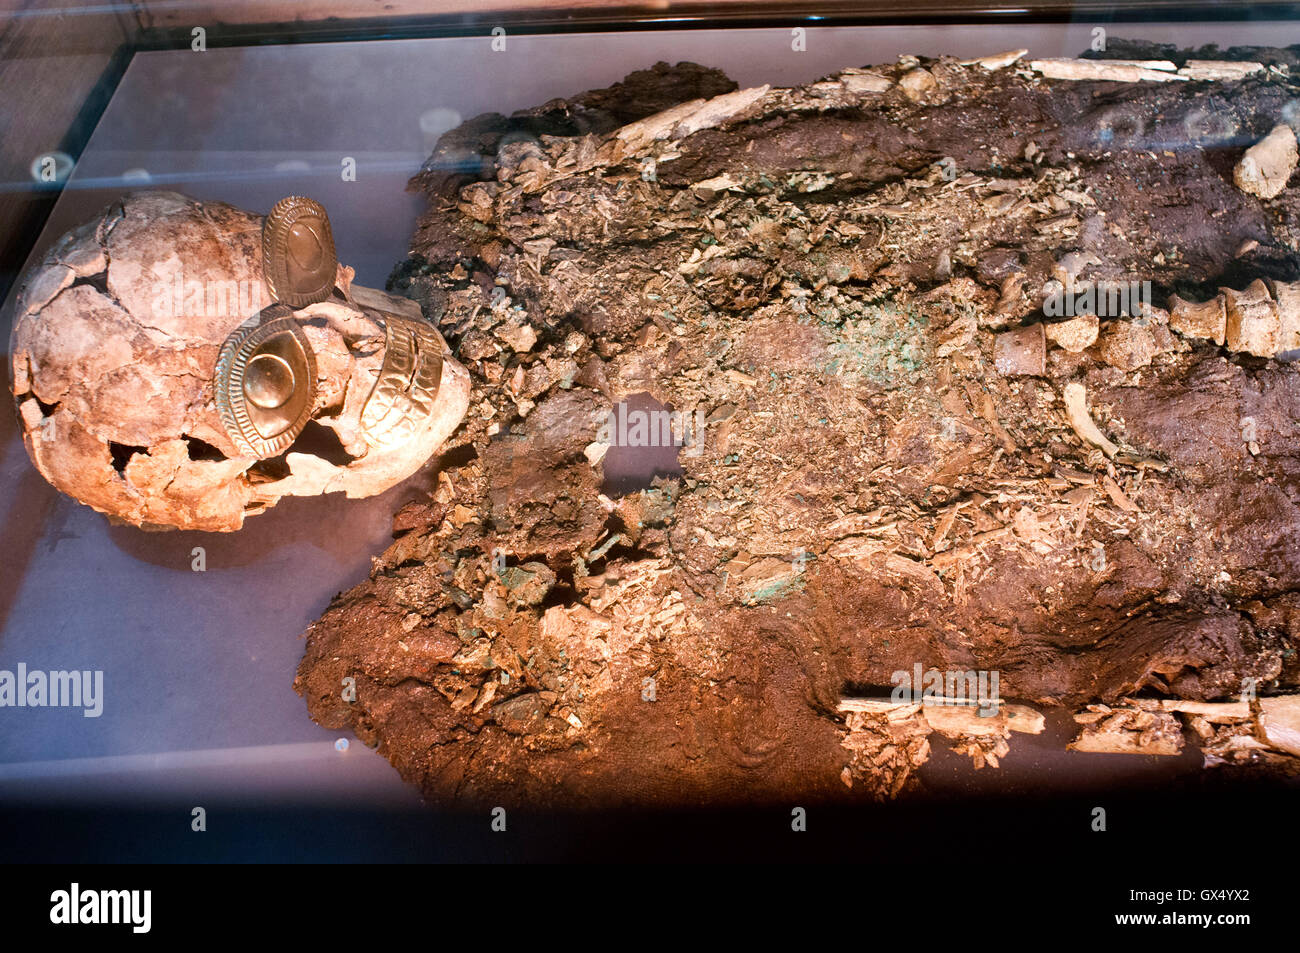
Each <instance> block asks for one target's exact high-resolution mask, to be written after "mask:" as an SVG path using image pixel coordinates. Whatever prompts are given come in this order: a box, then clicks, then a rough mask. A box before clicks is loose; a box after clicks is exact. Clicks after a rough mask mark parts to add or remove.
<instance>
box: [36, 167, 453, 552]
mask: <svg viewBox="0 0 1300 953" xmlns="http://www.w3.org/2000/svg"><path fill="white" fill-rule="evenodd" d="M286 203H287V204H286ZM314 204H315V203H310V201H309V200H286V202H285V203H281V205H280V206H277V210H276V212H277V213H279V214H278V215H276V214H274V213H273V216H272V219H271V222H272V225H275V226H279V231H278V232H276V234H274V235H272V234H270V232H271V231H273V229H270V228H268V230H267V231H268V234H266V235H264V234H263V232H264V229H263V219H262V218H261V217H260V216H257V215H254V214H252V213H249V212H244V211H241V210H239V209H236V208H233V207H231V206H229V205H224V204H221V203H214V202H207V203H203V202H196V201H193V200H191V199H188V198H186V197H184V196H182V195H178V194H176V193H172V192H149V193H137V194H133V195H128V196H127V197H125V198H124V199H123V200H122V201H120V202H118V203H116V204H114V205H113V206H111V207H110V208H108V209H107V210H105V211H104V212H103V213H102V214H101V215H100V216H99V217H98V218H96V219H95V220H94V221H92V222H89V223H88V224H86V225H84V226H82V227H80V228H77V229H74V230H73V231H71V232H69V233H68V234H67V235H65V236H63V238H61V239H60V240H59V241H58V242H56V243H55V245H54V246H53V248H52V249H51V250H50V252H49V253H48V254H47V255H46V257H45V259H44V260H43V261H42V262H41V263H40V264H39V265H38V266H36V267H35V268H34V269H32V270H31V271H30V272H29V273H28V274H27V275H26V276H25V280H24V284H23V285H22V288H21V291H20V294H19V298H18V306H17V315H16V320H15V324H14V330H13V335H12V340H11V345H10V355H11V361H12V375H13V376H12V386H13V393H14V397H15V400H16V401H17V404H18V412H19V417H20V419H21V426H22V432H23V441H24V443H25V444H26V447H27V451H28V453H29V454H30V456H31V458H32V461H33V462H34V463H35V464H36V468H37V469H38V470H39V471H40V472H41V474H42V475H43V476H44V477H45V478H46V479H47V480H49V481H50V483H52V484H54V486H55V487H57V488H58V489H60V490H62V491H63V492H64V493H67V494H68V495H69V496H73V497H75V498H76V499H78V500H80V501H81V502H83V503H86V504H87V505H89V506H92V507H94V508H95V509H97V510H99V511H101V512H103V513H106V514H108V515H109V516H111V517H115V518H117V519H120V520H123V521H125V522H128V523H132V524H135V525H137V526H153V527H159V526H165V527H178V528H181V529H198V530H222V531H227V530H236V529H239V528H240V527H241V526H242V525H243V522H244V518H245V517H246V516H250V515H254V514H257V513H260V512H262V511H264V510H265V509H267V508H268V507H271V506H274V505H275V503H276V502H277V501H279V500H280V499H281V498H282V497H285V496H312V495H317V494H322V493H334V492H342V493H345V494H346V495H347V496H349V497H364V496H372V495H374V494H376V493H380V492H383V491H384V490H386V489H388V488H389V487H391V486H393V485H394V484H396V483H398V482H400V481H401V480H403V479H405V478H406V477H408V476H410V475H411V474H412V473H414V472H415V471H416V470H418V469H419V468H420V466H422V465H423V464H424V463H425V462H426V461H427V460H428V459H429V458H430V457H431V456H432V455H433V454H434V452H435V451H436V450H437V449H438V447H439V445H440V444H442V442H443V441H444V440H445V439H446V438H447V436H448V435H449V434H451V432H452V431H453V430H454V429H455V428H456V426H457V425H458V424H459V422H460V420H461V418H462V417H463V416H464V413H465V408H466V406H467V404H468V400H469V375H468V374H467V372H466V371H465V369H464V368H463V367H461V365H460V364H458V363H457V362H456V361H455V359H454V358H453V357H452V356H451V353H450V351H448V350H447V347H446V344H445V343H444V342H443V340H442V337H441V336H440V335H439V334H438V332H437V331H436V330H435V329H434V328H433V326H432V325H431V324H429V323H428V322H427V321H426V320H425V319H424V317H423V315H422V314H421V313H420V309H419V306H418V305H416V304H414V303H413V302H411V301H409V300H406V299H403V298H397V297H393V296H391V295H388V294H386V293H384V292H382V291H376V290H373V289H370V288H363V287H360V286H358V285H353V284H352V283H351V279H352V270H351V269H349V268H344V267H341V266H339V265H338V264H337V261H336V260H334V259H333V244H332V239H331V238H330V236H329V232H328V220H327V219H325V218H324V210H323V209H319V207H318V206H316V207H315V208H312V207H311V206H314ZM264 238H266V240H267V241H266V246H265V247H264V243H263V239H264ZM272 271H274V272H275V277H274V283H275V284H276V285H279V286H284V287H276V288H275V289H274V291H272V292H270V293H268V292H267V290H266V289H267V288H268V287H271V286H272V279H271V277H270V276H271V273H272ZM289 285H292V287H289ZM276 299H279V302H280V303H273V302H274V301H275V300H276ZM289 302H293V303H289Z"/></svg>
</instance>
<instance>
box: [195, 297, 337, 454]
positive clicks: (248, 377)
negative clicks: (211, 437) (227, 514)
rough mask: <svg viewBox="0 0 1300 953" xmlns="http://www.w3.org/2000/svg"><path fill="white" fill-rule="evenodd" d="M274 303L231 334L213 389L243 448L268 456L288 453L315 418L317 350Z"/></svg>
mask: <svg viewBox="0 0 1300 953" xmlns="http://www.w3.org/2000/svg"><path fill="white" fill-rule="evenodd" d="M288 310H289V309H288V308H286V307H284V306H283V305H272V306H271V307H270V308H267V309H265V310H264V311H262V312H261V313H260V314H258V315H257V316H256V317H254V318H252V319H251V320H249V321H247V322H245V323H244V324H242V325H240V326H239V327H238V328H236V329H235V331H234V332H233V333H232V334H231V335H230V336H229V337H228V338H226V341H225V343H224V344H222V346H221V353H220V354H219V355H218V357H217V368H216V374H215V375H214V379H213V389H214V390H215V392H216V403H217V412H218V413H219V414H220V415H221V422H222V423H223V424H224V425H225V428H226V432H227V433H228V434H229V435H230V439H231V440H232V441H233V442H234V444H235V446H236V447H238V448H239V450H240V452H241V453H243V454H247V455H249V456H254V457H257V458H258V459H265V458H266V457H273V456H276V455H277V454H280V453H283V452H284V451H285V450H286V449H287V448H288V447H289V445H290V444H292V443H293V442H294V440H295V439H297V437H298V434H300V433H301V432H302V428H303V427H305V426H306V424H307V421H308V420H309V419H311V412H312V409H313V407H314V406H315V402H316V356H315V355H314V354H313V353H312V349H311V343H310V342H309V341H308V340H307V336H306V335H305V334H303V332H302V329H301V328H300V327H299V326H298V322H297V321H295V320H294V319H293V318H291V317H279V316H278V315H281V314H285V313H288Z"/></svg>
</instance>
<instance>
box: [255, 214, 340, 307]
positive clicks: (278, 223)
mask: <svg viewBox="0 0 1300 953" xmlns="http://www.w3.org/2000/svg"><path fill="white" fill-rule="evenodd" d="M262 271H263V274H264V275H265V276H266V286H267V290H269V291H270V293H271V298H272V299H273V300H275V301H283V302H284V303H285V304H288V305H292V306H293V307H295V308H304V307H306V306H307V305H309V304H314V303H315V302H317V301H324V300H325V299H326V298H328V297H329V296H330V293H331V292H332V291H333V290H334V279H335V276H336V274H337V272H338V255H337V254H336V253H335V251H334V234H333V232H332V231H331V229H330V219H329V215H327V214H326V212H325V207H324V206H323V205H321V204H320V203H319V202H317V201H314V200H313V199H309V198H305V197H303V196H301V195H290V196H289V197H288V198H283V199H281V200H280V201H279V202H276V203H275V208H273V209H271V214H269V215H267V216H266V221H265V222H264V223H263V224H262Z"/></svg>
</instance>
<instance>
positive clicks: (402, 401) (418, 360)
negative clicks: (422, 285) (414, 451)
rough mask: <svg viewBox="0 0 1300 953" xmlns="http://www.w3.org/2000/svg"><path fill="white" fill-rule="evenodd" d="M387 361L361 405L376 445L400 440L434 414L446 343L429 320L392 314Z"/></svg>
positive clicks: (363, 425) (387, 333)
mask: <svg viewBox="0 0 1300 953" xmlns="http://www.w3.org/2000/svg"><path fill="white" fill-rule="evenodd" d="M384 320H385V325H386V326H385V337H386V341H385V351H384V364H383V367H382V368H381V369H380V372H379V379H378V380H376V381H375V386H374V389H373V390H371V392H370V396H369V397H368V398H367V399H366V403H365V406H364V407H363V408H362V409H361V428H362V432H363V433H364V434H365V438H366V442H367V443H369V444H370V445H371V446H372V447H376V448H386V447H395V446H398V445H400V444H401V443H403V442H404V441H406V440H409V439H410V438H411V436H412V435H413V434H414V433H416V431H418V430H419V429H420V428H421V427H422V426H424V424H425V422H426V421H427V420H428V419H429V417H430V416H432V414H433V406H434V401H435V400H436V399H437V396H438V386H439V384H440V383H441V380H442V342H441V340H440V339H439V338H438V335H437V333H436V332H435V331H434V330H433V328H432V327H430V326H429V325H428V324H426V323H425V322H423V321H416V320H414V319H411V318H404V317H400V316H398V315H395V314H386V315H385V316H384Z"/></svg>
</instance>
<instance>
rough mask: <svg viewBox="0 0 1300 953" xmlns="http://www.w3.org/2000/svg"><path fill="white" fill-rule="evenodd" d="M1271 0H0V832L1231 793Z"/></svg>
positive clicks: (1282, 756) (1013, 806)
mask: <svg viewBox="0 0 1300 953" xmlns="http://www.w3.org/2000/svg"><path fill="white" fill-rule="evenodd" d="M475 6H482V5H475ZM1295 17H1296V7H1294V6H1293V5H1291V4H1275V3H1253V4H1220V3H1197V2H1191V3H1163V2H1152V3H1141V4H1123V3H1063V2H1046V3H1038V2H1031V3H1025V2H1019V3H1015V4H1006V3H984V4H966V3H953V2H947V0H940V2H920V3H916V4H912V5H910V6H908V7H906V8H898V7H889V6H887V5H883V4H870V3H859V2H853V3H847V2H846V3H825V4H797V5H796V4H762V3H758V4H755V3H740V2H737V3H729V2H721V0H717V2H712V3H677V2H672V0H664V2H656V3H650V4H604V3H596V2H588V3H576V4H570V5H564V4H556V3H552V2H549V0H537V2H530V0H518V2H515V0H505V2H503V3H502V4H500V5H497V6H496V8H494V9H491V10H488V11H484V10H481V9H468V8H467V7H466V6H465V5H459V4H455V3H450V2H438V3H416V2H404V0H399V2H395V3H388V4H383V5H373V6H357V5H355V4H332V3H309V4H294V5H289V4H283V3H273V2H255V0H250V2H241V3H188V2H187V3H180V4H174V3H168V4H162V3H152V2H147V0H146V2H136V3H130V4H126V3H122V4H118V3H109V4H100V5H92V6H79V5H74V4H70V3H64V2H61V0H26V2H22V0H20V2H13V3H8V4H6V5H5V9H4V10H3V12H0V72H2V74H3V77H4V79H3V89H4V96H3V99H2V102H3V105H2V106H0V116H2V117H3V130H4V131H3V133H2V134H0V159H2V160H3V163H4V172H5V181H6V183H7V186H6V188H5V190H4V192H3V194H2V195H0V254H2V256H3V272H0V294H2V295H3V296H4V301H5V305H4V316H5V327H6V328H7V329H9V330H10V334H11V337H10V352H9V354H10V360H9V368H10V371H9V373H10V386H11V392H12V393H13V395H14V398H15V404H14V406H15V410H14V412H13V413H9V414H6V415H4V416H3V419H4V421H5V424H4V428H5V429H4V450H3V464H2V465H3V473H4V480H3V492H4V494H5V497H6V505H5V506H4V513H5V516H4V519H5V523H6V528H5V532H4V534H3V538H4V541H5V550H6V555H5V557H4V570H5V571H4V572H3V573H2V574H0V611H2V612H3V629H0V816H3V818H4V820H3V827H4V829H5V835H4V843H5V848H4V851H3V853H4V856H6V857H7V858H8V859H10V860H12V861H27V862H44V861H54V862H86V861H90V862H120V861H126V862H135V861H205V860H225V861H237V862H238V861H284V860H372V861H383V860H416V859H438V860H477V859H496V860H502V859H543V858H555V857H567V858H575V857H582V858H587V857H591V858H595V857H602V858H611V857H612V858H621V859H633V860H635V859H638V858H647V857H697V858H709V859H727V858H733V859H734V858H739V857H764V858H769V857H805V856H819V857H831V856H835V855H837V854H838V853H839V852H840V850H841V845H842V844H855V845H857V846H858V847H862V846H864V845H866V844H872V843H874V844H882V845H885V848H886V849H888V850H897V851H900V852H903V853H906V852H907V847H906V843H907V842H908V840H909V839H912V838H915V837H917V836H920V834H919V833H918V832H920V831H929V832H931V833H936V834H937V833H938V832H939V831H941V830H959V831H965V830H974V829H975V828H980V829H982V830H994V831H998V832H1002V833H1000V834H999V835H998V839H997V840H996V843H997V844H998V845H999V846H998V847H997V848H996V850H997V852H998V853H1000V854H1005V855H1006V856H1007V857H1009V858H1013V859H1014V858H1019V857H1021V856H1022V855H1024V856H1027V855H1029V854H1031V853H1032V852H1034V851H1035V850H1036V849H1037V848H1036V847H1035V845H1034V844H1033V843H1031V842H1030V841H1031V840H1033V837H1030V836H1028V835H1026V834H1025V833H1024V832H1025V830H1027V829H1030V828H1032V829H1033V830H1034V831H1037V832H1038V835H1035V836H1042V837H1053V836H1059V837H1060V838H1061V839H1062V843H1071V844H1072V843H1074V841H1076V840H1079V841H1081V840H1083V839H1084V838H1086V836H1087V835H1088V834H1089V833H1091V832H1097V831H1104V830H1105V829H1106V825H1107V821H1106V819H1105V815H1106V808H1110V811H1111V824H1112V825H1113V827H1114V828H1117V829H1122V830H1121V831H1120V833H1119V834H1118V835H1116V836H1117V838H1120V839H1122V838H1124V837H1133V838H1134V839H1135V842H1136V838H1137V837H1138V836H1139V834H1138V832H1136V831H1135V830H1134V828H1135V827H1138V828H1144V827H1145V826H1147V825H1150V824H1155V823H1179V824H1187V823H1192V822H1191V821H1190V820H1189V818H1190V817H1193V816H1201V815H1200V814H1198V813H1197V812H1200V811H1202V809H1203V808H1204V805H1205V803H1208V800H1212V801H1213V802H1214V803H1215V804H1218V805H1221V807H1222V812H1223V814H1224V815H1225V817H1226V819H1225V820H1223V822H1222V825H1220V824H1219V822H1218V821H1215V820H1212V819H1205V820H1203V821H1202V822H1201V826H1200V827H1198V828H1197V829H1196V830H1195V831H1194V832H1191V833H1188V834H1187V838H1188V841H1187V843H1185V844H1183V845H1182V846H1181V847H1180V848H1179V849H1185V850H1186V851H1189V852H1190V851H1192V850H1193V849H1194V848H1195V849H1197V850H1208V849H1209V848H1208V847H1206V846H1205V844H1206V842H1207V841H1210V840H1213V839H1214V838H1215V837H1216V836H1217V835H1216V832H1218V831H1220V830H1226V829H1228V827H1231V826H1232V825H1234V824H1236V823H1237V820H1235V819H1234V818H1238V819H1239V817H1240V816H1242V814H1241V813H1240V812H1248V811H1249V805H1250V804H1258V805H1264V806H1265V807H1266V808H1268V809H1272V808H1274V807H1277V808H1278V809H1279V810H1280V809H1281V808H1280V805H1284V804H1286V803H1288V800H1287V799H1288V798H1290V797H1292V796H1294V793H1295V782H1294V777H1295V765H1296V759H1297V757H1300V744H1298V743H1297V741H1296V739H1297V737H1300V702H1297V701H1296V699H1297V695H1296V693H1297V691H1298V690H1300V689H1298V687H1297V683H1298V682H1300V664H1298V663H1297V662H1296V659H1295V644H1296V640H1297V638H1298V637H1300V634H1298V630H1297V628H1296V626H1297V624H1298V623H1297V621H1296V620H1298V619H1300V615H1297V606H1296V604H1295V602H1294V598H1293V595H1294V592H1295V591H1296V590H1297V588H1298V587H1300V578H1295V577H1296V574H1297V573H1300V565H1298V564H1297V563H1296V561H1295V557H1296V555H1298V554H1300V549H1298V548H1297V543H1296V540H1297V539H1300V516H1297V513H1300V510H1297V508H1296V507H1297V503H1300V484H1298V483H1297V482H1296V480H1297V474H1300V466H1297V460H1300V442H1297V437H1296V433H1295V416H1294V415H1295V413H1296V411H1297V410H1300V385H1298V384H1297V383H1296V378H1295V366H1294V365H1293V364H1291V363H1290V361H1291V359H1292V358H1293V357H1294V356H1295V355H1296V354H1297V353H1300V263H1298V262H1297V258H1296V254H1297V252H1296V248H1297V246H1296V242H1297V236H1300V199H1298V198H1296V195H1297V194H1300V193H1297V191H1296V189H1297V186H1296V184H1295V183H1296V180H1295V179H1294V178H1293V177H1292V175H1291V174H1292V172H1293V171H1294V169H1295V166H1296V152H1297V145H1296V135H1295V134H1296V130H1300V80H1298V79H1296V78H1295V76H1296V73H1297V69H1298V67H1300V25H1297V20H1296V19H1295ZM1288 181H1289V182H1290V184H1289V185H1288ZM292 196H298V197H303V201H304V203H306V204H299V205H295V204H293V203H290V204H289V205H284V204H279V205H278V204H277V203H281V202H282V200H284V199H286V197H292ZM308 200H309V201H308ZM273 210H276V211H275V212H274V213H273ZM277 229H278V231H277ZM336 266H337V267H336ZM318 274H319V275H324V276H325V279H324V283H323V284H320V282H319V281H317V284H318V285H319V288H317V287H316V286H315V285H313V284H312V282H313V281H314V280H316V279H315V278H313V276H317V275H318ZM241 281H242V282H245V285H240V282H241ZM195 289H197V291H195ZM228 289H234V291H233V292H232V293H231V295H230V297H229V299H228V300H227V299H224V298H220V295H221V294H225V293H226V291H227V290H228ZM214 290H215V291H216V292H217V294H218V300H216V301H215V302H214V298H213V294H214ZM317 292H319V293H317ZM386 387H387V388H389V389H388V390H387V391H386V390H385V388H386ZM259 415H261V416H259ZM656 428H660V430H657V429H656ZM657 433H658V437H656V434H657ZM659 438H662V439H659ZM367 468H368V469H367ZM1172 792H1196V794H1195V796H1193V795H1192V794H1190V793H1180V794H1178V795H1177V797H1179V798H1182V797H1188V798H1191V800H1189V801H1187V802H1186V803H1185V804H1183V805H1182V806H1179V805H1177V804H1175V805H1173V806H1171V798H1173V793H1172ZM1199 798H1204V799H1208V800H1200V799H1199ZM1098 812H1100V814H1099V813H1098ZM1184 812H1185V813H1184ZM507 817H508V818H509V820H508V822H507ZM1026 817H1030V818H1032V821H1026ZM1161 818H1163V819H1164V820H1163V821H1160V820H1159V819H1161ZM1135 819H1136V820H1135ZM1098 825H1099V826H1098ZM1216 825H1219V826H1216ZM1280 826H1285V825H1280ZM818 827H821V828H822V831H823V834H821V835H817V834H816V833H815V832H816V830H817V828H818ZM1234 829H1235V828H1234ZM594 830H599V831H602V832H604V833H602V835H601V836H600V837H593V836H592V834H591V832H592V831H594ZM830 830H835V831H837V832H840V833H839V834H837V835H835V836H834V837H831V839H830V840H828V839H827V837H830V836H831V835H829V834H828V833H825V832H828V831H830ZM92 831H118V832H119V833H115V834H114V833H107V834H92V833H91V832H92ZM1016 831H1019V832H1020V833H1015V832H1016ZM1076 831H1077V832H1079V833H1077V834H1076V833H1075V832H1076ZM123 832H126V833H123ZM232 832H233V833H232ZM810 832H814V833H810ZM945 836H946V835H945ZM1097 836H1098V837H1100V836H1102V835H1101V834H1100V833H1099V834H1098V835H1097ZM1105 836H1108V837H1109V836H1111V835H1105ZM1274 836H1277V837H1280V836H1281V835H1273V834H1270V835H1268V837H1269V838H1272V837H1274ZM791 837H794V838H796V840H795V842H794V843H792V842H791V840H790V838H791ZM799 837H807V838H809V840H810V842H811V844H812V846H809V845H808V844H805V843H803V842H800V841H798V840H797V839H798V838H799ZM954 837H956V838H957V842H959V843H963V844H966V843H967V841H966V839H965V838H966V835H965V834H954ZM971 843H974V842H973V841H972V842H971ZM1126 843H1127V842H1126ZM968 846H969V844H968ZM1276 846H1278V847H1281V848H1285V846H1286V845H1285V844H1278V845H1276ZM1291 846H1294V843H1293V842H1292V844H1291ZM1073 849H1075V848H1065V847H1063V848H1061V852H1062V854H1064V853H1065V852H1067V851H1068V850H1073ZM1077 849H1078V850H1079V851H1080V852H1081V853H1080V854H1079V856H1080V857H1086V858H1090V859H1091V860H1096V859H1099V858H1100V857H1101V856H1103V854H1102V853H1098V852H1097V851H1098V850H1099V848H1097V847H1096V846H1095V845H1093V844H1091V843H1089V844H1088V845H1087V846H1086V847H1079V848H1077ZM1171 849H1173V848H1171ZM1111 850H1113V848H1111V847H1109V846H1108V847H1107V851H1111ZM1129 850H1130V848H1129V847H1127V846H1126V847H1125V848H1124V849H1122V850H1114V853H1113V854H1110V855H1109V856H1112V857H1123V856H1131V855H1130V854H1129ZM841 859H843V858H841ZM1009 863H1011V864H1012V865H1013V866H1014V860H1012V861H1009ZM1137 885H1138V884H1137V881H1134V882H1133V883H1132V884H1129V883H1128V882H1127V881H1125V882H1124V884H1122V886H1123V887H1124V888H1125V891H1127V888H1128V887H1129V886H1137ZM1195 886H1196V887H1197V889H1198V890H1199V889H1200V888H1201V887H1202V886H1223V885H1222V884H1217V883H1215V884H1210V883H1209V882H1208V881H1207V882H1206V883H1204V884H1202V883H1197V884H1196V885H1195ZM938 896H940V895H939V894H936V897H938ZM1126 902H1127V901H1126ZM1129 907H1132V908H1133V909H1138V907H1137V906H1135V905H1134V904H1133V903H1128V905H1127V906H1126V907H1125V909H1128V908H1129ZM1116 909H1119V901H1118V900H1117V901H1116ZM1188 909H1189V910H1190V909H1193V906H1192V905H1191V903H1190V901H1189V906H1188ZM1224 909H1227V908H1226V907H1225V908H1224ZM1233 909H1236V908H1233Z"/></svg>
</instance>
